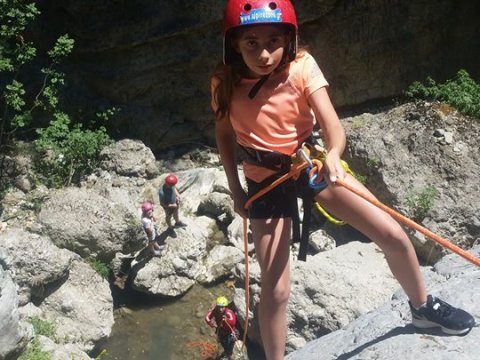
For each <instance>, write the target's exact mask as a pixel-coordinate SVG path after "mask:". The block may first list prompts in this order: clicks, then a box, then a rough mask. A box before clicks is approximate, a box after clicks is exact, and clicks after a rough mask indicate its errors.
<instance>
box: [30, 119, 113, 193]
mask: <svg viewBox="0 0 480 360" xmlns="http://www.w3.org/2000/svg"><path fill="white" fill-rule="evenodd" d="M37 133H38V136H39V137H38V139H37V140H36V141H35V148H36V150H37V151H38V157H37V159H36V161H35V164H36V169H37V171H38V172H39V174H40V179H41V181H42V182H44V183H45V184H46V185H47V186H49V187H57V188H58V187H62V186H68V185H71V184H72V183H79V181H80V179H81V178H82V176H84V175H88V174H90V173H91V172H92V171H93V169H94V168H95V167H96V166H97V165H98V161H99V154H100V151H101V150H102V149H103V147H105V146H107V145H109V144H111V143H112V139H111V138H110V137H109V135H108V134H107V130H106V129H105V127H103V126H101V127H100V128H98V129H96V130H90V129H83V127H82V125H81V124H76V125H73V126H72V125H71V120H70V117H69V116H68V115H67V114H65V113H62V112H57V113H55V114H54V119H53V120H52V121H51V122H50V125H49V126H48V127H46V128H44V129H38V130H37Z"/></svg>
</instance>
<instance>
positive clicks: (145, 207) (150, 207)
mask: <svg viewBox="0 0 480 360" xmlns="http://www.w3.org/2000/svg"><path fill="white" fill-rule="evenodd" d="M150 210H153V205H152V203H151V202H149V201H145V202H144V203H143V204H142V211H143V212H144V213H146V212H147V211H150Z"/></svg>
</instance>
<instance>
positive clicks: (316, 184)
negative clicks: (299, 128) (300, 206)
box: [297, 145, 328, 191]
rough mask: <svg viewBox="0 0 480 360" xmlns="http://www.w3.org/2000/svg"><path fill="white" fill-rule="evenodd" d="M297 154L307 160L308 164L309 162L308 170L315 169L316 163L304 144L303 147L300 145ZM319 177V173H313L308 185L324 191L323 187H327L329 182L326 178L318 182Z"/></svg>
mask: <svg viewBox="0 0 480 360" xmlns="http://www.w3.org/2000/svg"><path fill="white" fill-rule="evenodd" d="M297 156H300V157H301V158H302V159H303V160H305V161H306V162H307V164H308V168H307V171H310V170H311V169H313V167H314V166H315V164H314V163H313V161H312V160H311V159H310V157H309V156H308V155H307V153H306V152H305V150H303V145H302V147H300V148H299V149H298V150H297ZM317 178H318V174H313V175H312V176H311V177H310V179H309V180H308V186H310V187H311V188H312V189H313V190H315V191H322V190H323V189H325V188H326V187H327V186H328V184H327V182H326V181H325V179H322V180H321V181H319V182H317V181H316V180H317Z"/></svg>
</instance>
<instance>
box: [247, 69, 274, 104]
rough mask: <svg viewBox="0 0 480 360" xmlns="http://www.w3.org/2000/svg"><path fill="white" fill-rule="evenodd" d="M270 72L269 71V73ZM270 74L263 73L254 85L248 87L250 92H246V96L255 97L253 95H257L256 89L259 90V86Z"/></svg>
mask: <svg viewBox="0 0 480 360" xmlns="http://www.w3.org/2000/svg"><path fill="white" fill-rule="evenodd" d="M270 74H271V73H270ZM270 74H267V75H263V76H262V77H261V78H260V80H258V81H257V82H256V83H255V85H253V86H252V88H251V89H250V92H249V93H248V97H249V98H250V99H253V98H254V97H255V95H257V93H258V91H259V90H260V88H261V87H262V86H263V84H265V81H267V80H268V78H269V76H270Z"/></svg>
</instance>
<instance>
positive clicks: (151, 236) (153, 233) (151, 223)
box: [141, 201, 162, 256]
mask: <svg viewBox="0 0 480 360" xmlns="http://www.w3.org/2000/svg"><path fill="white" fill-rule="evenodd" d="M141 221H142V227H143V230H144V231H145V235H146V238H147V242H148V248H149V249H150V251H151V253H152V254H153V255H155V256H159V255H161V250H162V247H161V246H160V245H159V244H158V242H157V229H156V226H155V222H156V219H155V216H154V215H153V204H152V203H151V202H149V201H145V202H144V203H143V204H142V218H141Z"/></svg>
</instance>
